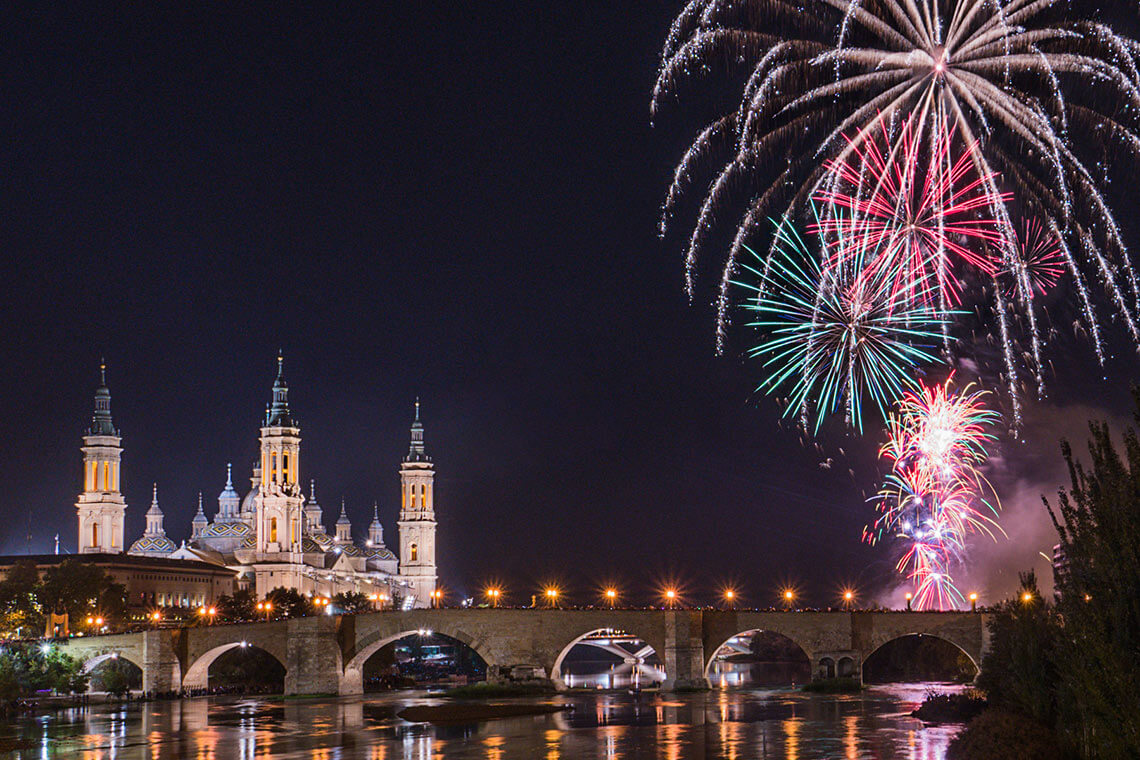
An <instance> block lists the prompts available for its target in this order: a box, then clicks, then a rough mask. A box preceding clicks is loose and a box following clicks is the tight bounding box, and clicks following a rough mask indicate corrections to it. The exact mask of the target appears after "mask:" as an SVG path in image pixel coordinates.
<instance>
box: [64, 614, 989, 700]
mask: <svg viewBox="0 0 1140 760" xmlns="http://www.w3.org/2000/svg"><path fill="white" fill-rule="evenodd" d="M987 617H988V616H987V615H986V614H984V613H975V612H751V611H721V610H620V609H619V610H604V609H595V610H532V609H444V610H409V611H404V612H397V611H387V612H375V613H368V614H360V615H340V616H330V615H316V616H312V617H304V618H298V619H295V620H280V621H273V622H266V623H246V624H238V625H212V626H199V627H194V628H180V629H159V630H153V631H143V632H139V633H126V634H116V635H108V636H87V637H78V638H73V639H68V640H66V641H65V642H63V644H62V646H63V648H64V651H65V652H67V653H68V654H70V655H72V656H73V657H76V658H77V659H79V660H81V661H82V662H84V664H85V667H86V668H87V669H88V670H90V669H92V668H94V667H96V666H97V665H98V664H99V663H101V662H103V661H104V660H106V659H108V658H110V657H119V658H122V659H125V660H127V661H129V662H132V663H134V664H135V665H137V666H138V667H139V668H141V669H142V673H143V689H144V690H146V691H177V690H180V689H183V688H196V687H204V686H206V685H207V677H208V672H209V668H210V665H211V663H213V662H214V660H216V659H217V658H218V656H219V655H221V654H222V653H224V652H226V651H228V650H230V649H233V648H235V647H240V646H252V647H257V648H259V649H262V650H264V651H266V652H268V653H269V654H271V655H272V656H273V657H275V658H277V660H278V661H279V662H280V663H281V664H282V665H283V666H284V667H285V693H286V694H360V693H361V692H362V691H363V672H364V663H365V662H366V661H367V660H368V658H369V657H371V656H372V655H374V654H375V653H376V652H378V651H379V650H380V648H381V647H383V646H385V645H386V644H390V643H392V642H394V641H396V640H397V639H401V638H403V637H405V636H409V635H413V634H416V633H418V632H422V631H427V630H430V631H432V632H434V633H438V634H442V635H444V636H448V637H450V638H452V639H455V640H457V641H460V642H462V643H464V644H466V645H467V646H469V647H471V649H473V650H474V651H475V652H476V653H477V654H478V655H479V656H480V657H482V658H483V660H484V661H485V662H486V663H487V673H488V678H489V679H490V680H502V679H505V678H508V677H510V673H511V672H512V670H514V669H515V668H517V667H518V666H523V667H524V668H526V669H533V671H534V672H536V673H539V672H540V673H541V675H542V677H545V678H549V679H550V680H551V681H552V682H553V683H554V685H555V686H556V687H558V688H565V683H564V682H563V679H562V661H563V659H564V658H565V656H566V654H567V652H569V651H570V648H571V647H573V646H574V644H575V643H577V642H578V641H581V640H582V639H583V638H584V637H586V636H588V635H590V634H591V633H594V632H597V631H599V630H608V629H614V630H620V631H624V632H626V633H628V634H631V635H634V636H637V637H639V638H641V639H644V640H645V642H646V643H647V644H649V645H650V646H652V647H653V649H654V651H655V652H656V653H657V656H658V657H659V658H660V660H661V665H662V668H663V669H664V671H665V674H666V681H665V683H664V685H663V686H664V688H666V689H668V688H674V687H677V686H685V685H697V684H704V683H706V682H707V681H706V676H707V673H708V670H709V666H710V665H711V663H712V660H713V656H714V655H715V654H716V651H717V650H718V649H719V648H720V647H721V645H723V644H724V643H725V642H727V641H728V640H729V639H731V638H733V637H734V636H738V635H740V634H743V633H748V632H752V631H770V632H774V633H778V634H781V635H783V636H786V637H787V638H789V639H791V640H792V641H793V642H795V643H796V644H797V645H798V646H799V647H800V648H801V649H802V650H803V651H804V654H806V655H807V658H808V661H809V662H810V663H811V665H812V678H818V677H826V676H828V675H833V674H838V675H851V676H853V677H857V678H861V677H862V668H863V663H864V662H865V661H866V659H867V658H868V657H869V656H870V655H871V654H872V653H873V652H874V651H875V650H876V649H878V648H879V647H881V646H882V645H884V644H886V643H887V642H889V641H893V640H895V639H898V638H901V637H903V636H909V635H914V634H919V635H924V636H933V637H936V638H940V639H944V640H946V641H948V642H950V643H951V644H954V645H955V646H957V647H958V648H959V649H961V650H962V651H963V652H965V653H966V655H968V656H969V657H970V659H971V660H972V661H973V662H974V664H975V665H979V664H980V663H981V658H982V655H983V653H984V652H985V651H986V650H987V649H988V646H989V634H988V630H987V627H986V619H987Z"/></svg>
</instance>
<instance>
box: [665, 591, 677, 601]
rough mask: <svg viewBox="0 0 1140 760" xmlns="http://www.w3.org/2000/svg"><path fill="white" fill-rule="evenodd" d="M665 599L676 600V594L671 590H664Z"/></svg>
mask: <svg viewBox="0 0 1140 760" xmlns="http://www.w3.org/2000/svg"><path fill="white" fill-rule="evenodd" d="M665 598H666V599H676V598H677V592H676V591H674V590H673V589H666V591H665Z"/></svg>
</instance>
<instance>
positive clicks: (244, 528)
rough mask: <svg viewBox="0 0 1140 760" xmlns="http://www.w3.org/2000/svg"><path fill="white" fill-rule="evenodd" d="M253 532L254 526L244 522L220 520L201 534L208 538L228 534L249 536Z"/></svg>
mask: <svg viewBox="0 0 1140 760" xmlns="http://www.w3.org/2000/svg"><path fill="white" fill-rule="evenodd" d="M252 532H253V528H251V527H249V526H248V525H246V524H245V523H243V522H240V521H236V520H235V521H234V522H224V521H222V522H219V521H216V520H215V521H214V522H213V523H211V524H210V525H209V526H208V527H207V528H206V529H205V530H203V531H202V532H201V533H200V534H199V536H206V537H208V538H220V537H227V536H248V535H249V534H250V533H252Z"/></svg>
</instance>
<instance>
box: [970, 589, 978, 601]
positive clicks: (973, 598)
mask: <svg viewBox="0 0 1140 760" xmlns="http://www.w3.org/2000/svg"><path fill="white" fill-rule="evenodd" d="M970 601H971V602H976V601H978V593H977V592H976V591H974V592H971V593H970Z"/></svg>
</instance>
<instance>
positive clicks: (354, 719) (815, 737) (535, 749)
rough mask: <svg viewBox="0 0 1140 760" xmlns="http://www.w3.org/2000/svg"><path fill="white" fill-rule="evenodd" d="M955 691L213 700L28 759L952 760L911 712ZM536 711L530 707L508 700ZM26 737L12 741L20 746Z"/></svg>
mask: <svg viewBox="0 0 1140 760" xmlns="http://www.w3.org/2000/svg"><path fill="white" fill-rule="evenodd" d="M935 688H936V689H939V690H943V691H951V690H957V689H958V688H961V687H956V686H952V685H946V684H892V685H886V686H871V687H869V688H867V689H866V690H865V691H863V692H862V693H861V694H853V695H823V694H806V693H803V692H798V691H793V690H762V689H747V690H746V689H739V690H732V689H719V690H714V691H712V692H708V693H704V694H658V693H650V692H643V693H642V694H640V695H634V694H630V693H625V692H598V693H596V694H591V693H580V692H575V693H570V694H566V695H557V696H553V697H549V698H541V699H536V700H533V701H541V702H560V703H562V702H564V703H569V704H571V705H573V710H572V711H569V712H563V713H558V714H554V715H542V716H535V717H526V718H511V719H507V720H496V721H488V722H481V723H474V724H470V725H447V726H430V725H426V724H413V723H407V722H405V721H403V720H401V719H399V718H398V717H397V716H396V714H397V713H398V712H399V711H400V710H402V709H403V708H404V707H406V706H408V705H411V704H439V703H442V702H444V701H445V700H443V699H441V698H439V697H437V696H433V695H431V694H429V693H426V692H396V693H386V694H377V695H366V696H364V697H356V698H352V697H342V698H339V699H324V700H320V699H282V698H280V697H277V698H264V697H259V698H240V697H202V698H197V699H189V700H182V701H169V702H153V703H149V704H132V705H129V706H116V705H92V706H90V707H86V708H77V709H71V710H64V711H60V712H57V713H53V714H50V715H41V716H35V717H28V718H22V719H20V720H19V721H17V722H16V724H15V725H14V731H15V734H16V737H17V738H19V739H23V740H25V741H28V742H31V743H33V744H34V747H33V748H29V749H23V750H16V751H15V752H14V753H13V754H12V755H10V756H11V757H14V758H19V760H32V759H33V758H35V759H36V760H45V759H46V758H69V760H135V759H136V758H138V759H139V760H144V759H145V760H166V759H168V758H193V759H195V760H253V759H254V758H275V759H276V758H304V759H305V760H349V759H353V758H360V759H362V760H453V759H454V758H480V759H481V760H513V759H514V758H526V759H527V760H531V759H543V760H574V759H576V758H591V759H593V758H597V759H598V760H609V759H611V758H612V759H614V760H616V759H617V758H622V759H623V760H642V759H645V760H648V759H649V758H654V759H655V760H656V759H658V758H660V759H662V760H682V759H686V758H694V759H696V760H712V759H713V758H729V759H739V760H753V759H754V758H773V759H775V758H779V759H780V760H815V759H817V758H818V759H821V760H822V759H823V758H826V759H827V760H831V759H832V758H843V759H845V760H856V759H861V758H868V759H870V758H874V759H875V760H893V759H894V758H906V759H907V760H942V758H944V757H945V754H946V746H947V744H948V743H949V741H950V739H951V738H952V737H953V736H954V734H955V733H956V732H957V731H958V729H959V728H960V727H959V726H954V725H947V726H925V725H923V724H922V723H921V722H920V721H918V720H915V719H914V718H911V717H910V716H909V714H908V713H909V712H910V711H911V710H912V709H914V707H915V706H916V705H917V704H918V702H920V701H921V700H922V698H923V695H924V694H925V693H926V691H927V690H929V689H935ZM501 701H504V702H526V701H532V700H527V699H517V700H516V699H511V700H501ZM12 731H13V727H12V726H9V727H8V728H7V730H5V731H4V734H6V735H7V736H9V737H11V736H12Z"/></svg>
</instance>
